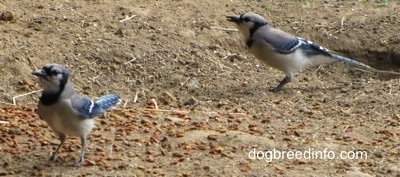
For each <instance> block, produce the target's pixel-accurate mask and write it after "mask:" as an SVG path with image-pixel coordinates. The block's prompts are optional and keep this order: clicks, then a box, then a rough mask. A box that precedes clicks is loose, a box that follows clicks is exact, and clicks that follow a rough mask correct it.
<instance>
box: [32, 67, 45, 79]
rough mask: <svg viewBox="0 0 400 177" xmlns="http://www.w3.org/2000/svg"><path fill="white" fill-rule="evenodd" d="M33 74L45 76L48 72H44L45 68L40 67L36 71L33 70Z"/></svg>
mask: <svg viewBox="0 0 400 177" xmlns="http://www.w3.org/2000/svg"><path fill="white" fill-rule="evenodd" d="M32 74H33V75H35V76H38V77H44V76H46V73H44V72H43V70H41V69H38V70H36V71H33V72H32Z"/></svg>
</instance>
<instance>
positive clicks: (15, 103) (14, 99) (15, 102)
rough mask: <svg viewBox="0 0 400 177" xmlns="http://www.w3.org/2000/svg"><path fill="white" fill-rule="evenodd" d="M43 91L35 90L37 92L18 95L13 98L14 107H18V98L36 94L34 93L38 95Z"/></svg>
mask: <svg viewBox="0 0 400 177" xmlns="http://www.w3.org/2000/svg"><path fill="white" fill-rule="evenodd" d="M42 90H43V89H40V90H35V91H32V92H29V93H24V94H21V95H17V96H14V97H13V98H12V100H13V105H14V106H15V105H17V100H16V99H17V98H19V97H22V96H26V95H30V94H34V93H37V92H41V91H42Z"/></svg>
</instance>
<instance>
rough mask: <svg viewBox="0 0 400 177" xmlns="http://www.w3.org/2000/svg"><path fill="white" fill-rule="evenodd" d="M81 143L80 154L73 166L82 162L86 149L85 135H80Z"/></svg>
mask: <svg viewBox="0 0 400 177" xmlns="http://www.w3.org/2000/svg"><path fill="white" fill-rule="evenodd" d="M81 144H82V148H81V155H80V157H79V159H78V161H76V163H75V165H74V166H75V167H80V166H82V164H83V159H84V156H85V150H86V136H81Z"/></svg>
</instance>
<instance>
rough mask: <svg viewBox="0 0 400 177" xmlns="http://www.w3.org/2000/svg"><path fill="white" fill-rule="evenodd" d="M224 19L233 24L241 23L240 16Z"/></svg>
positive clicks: (230, 16)
mask: <svg viewBox="0 0 400 177" xmlns="http://www.w3.org/2000/svg"><path fill="white" fill-rule="evenodd" d="M226 19H227V20H228V21H230V22H234V23H239V22H240V21H241V19H240V16H235V15H229V16H226Z"/></svg>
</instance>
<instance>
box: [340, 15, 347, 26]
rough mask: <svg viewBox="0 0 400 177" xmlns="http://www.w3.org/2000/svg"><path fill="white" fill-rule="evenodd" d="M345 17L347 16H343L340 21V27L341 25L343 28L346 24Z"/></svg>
mask: <svg viewBox="0 0 400 177" xmlns="http://www.w3.org/2000/svg"><path fill="white" fill-rule="evenodd" d="M345 19H346V18H345V17H343V18H342V20H341V21H340V27H341V28H343V25H344V20H345Z"/></svg>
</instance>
